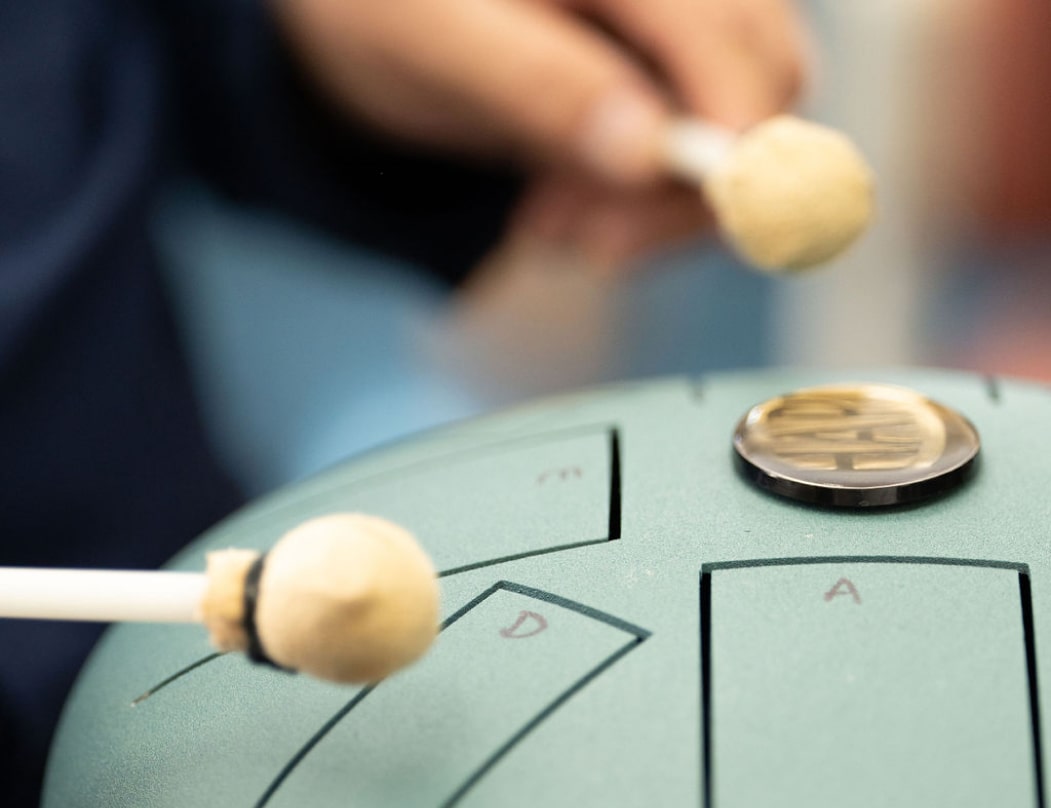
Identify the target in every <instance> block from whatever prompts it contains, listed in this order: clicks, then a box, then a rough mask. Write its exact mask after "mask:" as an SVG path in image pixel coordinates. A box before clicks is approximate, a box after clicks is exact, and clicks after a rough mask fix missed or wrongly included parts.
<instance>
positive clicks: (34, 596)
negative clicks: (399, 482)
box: [0, 513, 439, 682]
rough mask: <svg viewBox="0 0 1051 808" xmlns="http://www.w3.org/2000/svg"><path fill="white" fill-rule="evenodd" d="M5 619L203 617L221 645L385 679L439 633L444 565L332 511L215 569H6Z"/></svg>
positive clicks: (322, 672) (329, 674)
mask: <svg viewBox="0 0 1051 808" xmlns="http://www.w3.org/2000/svg"><path fill="white" fill-rule="evenodd" d="M0 617H20V618H41V619H56V620H92V621H103V622H111V621H145V622H201V623H204V625H205V626H206V627H207V629H208V632H209V635H210V637H211V640H212V643H213V644H214V645H215V646H216V647H217V648H218V649H219V650H221V651H235V650H239V651H245V652H247V653H248V655H249V656H250V657H251V658H253V659H255V660H256V661H262V662H270V663H272V664H274V665H277V666H278V667H282V668H287V669H290V670H295V671H302V672H304V673H309V674H313V675H314V676H318V677H320V678H322V679H329V680H333V681H337V682H375V681H378V680H379V679H382V678H383V677H384V676H386V675H388V674H389V673H392V672H393V671H395V670H397V669H398V668H401V667H402V666H404V665H407V664H409V663H410V662H412V661H414V660H415V659H417V658H418V657H420V656H421V655H422V654H423V653H424V651H426V650H427V648H428V647H429V646H430V644H431V641H432V640H433V639H434V637H435V635H436V634H437V631H438V623H439V594H438V581H437V576H436V574H435V571H434V567H433V565H432V564H431V562H430V559H429V558H428V557H427V556H426V554H425V553H424V552H423V550H422V549H420V547H419V545H418V544H417V543H416V541H415V539H413V537H412V536H411V535H410V534H409V533H408V532H407V531H405V530H404V529H402V528H400V527H398V526H397V525H395V524H393V523H391V522H388V521H386V520H384V519H380V518H377V517H374V516H365V515H362V514H345V513H340V514H331V515H328V516H322V517H319V518H316V519H312V520H310V521H308V522H305V523H303V524H302V525H299V526H298V527H296V528H294V529H293V530H291V531H289V532H288V533H286V534H285V535H284V536H283V537H282V538H281V539H280V540H279V541H278V542H277V543H276V544H275V545H274V546H273V548H272V549H271V550H270V551H269V552H267V553H265V554H260V553H258V552H256V551H255V550H236V549H230V550H220V551H216V552H212V553H209V554H208V556H207V562H206V572H204V573H192V572H163V571H162V572H126V571H118V570H64V569H35V568H18V567H7V568H0Z"/></svg>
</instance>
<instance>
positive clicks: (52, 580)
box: [0, 567, 207, 623]
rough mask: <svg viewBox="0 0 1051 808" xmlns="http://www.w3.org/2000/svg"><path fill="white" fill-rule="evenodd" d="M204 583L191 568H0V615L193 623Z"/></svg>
mask: <svg viewBox="0 0 1051 808" xmlns="http://www.w3.org/2000/svg"><path fill="white" fill-rule="evenodd" d="M206 585H207V578H206V576H205V575H204V574H203V573H196V572H130V571H124V570H68V569H40V568H34V567H0V617H23V618H36V619H40V620H90V621H97V622H103V623H110V622H116V621H124V620H134V621H141V622H149V623H194V622H198V621H199V620H200V616H199V614H198V607H199V605H200V603H201V598H202V597H203V595H204V590H205V586H206Z"/></svg>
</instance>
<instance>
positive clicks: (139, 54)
mask: <svg viewBox="0 0 1051 808" xmlns="http://www.w3.org/2000/svg"><path fill="white" fill-rule="evenodd" d="M264 6H265V3H263V2H262V0H258V2H253V1H251V0H226V2H223V1H222V0H194V1H193V2H191V1H190V0H181V1H180V0H171V1H170V2H161V1H160V0H158V1H157V2H147V1H146V0H140V1H139V2H120V0H116V1H115V2H104V1H103V0H92V2H89V3H85V2H81V0H32V2H23V0H0V564H2V565H56V566H92V567H129V568H149V567H155V566H158V565H160V564H161V563H163V562H164V561H165V559H167V558H168V557H170V556H171V555H172V554H173V553H174V552H175V551H176V550H178V549H179V548H180V547H181V546H182V545H184V544H185V543H186V542H187V541H188V540H190V539H191V538H193V537H194V536H195V535H196V534H197V533H199V532H200V531H201V530H202V529H204V528H205V527H207V526H208V525H209V524H211V523H213V522H214V521H216V520H217V519H219V518H221V517H222V516H223V515H224V514H226V513H228V512H229V511H230V510H231V509H232V508H234V507H236V506H237V504H238V503H239V502H240V499H241V495H240V493H239V491H238V490H237V489H236V487H235V486H234V485H233V484H232V482H231V481H230V480H229V479H228V478H227V476H226V474H225V473H224V472H223V470H222V469H221V468H220V467H219V466H218V464H217V463H216V462H215V460H214V458H213V457H212V454H211V451H210V449H209V447H208V446H207V444H206V442H205V440H204V438H203V433H202V429H201V424H200V422H199V418H198V413H197V410H196V408H195V403H194V398H193V391H192V390H191V388H190V385H189V382H188V377H187V373H186V368H185V367H184V364H183V359H182V356H181V353H180V349H179V345H178V341H177V339H176V335H175V330H174V327H173V323H172V322H171V318H170V315H169V311H168V306H167V303H166V300H165V295H164V290H163V288H162V287H161V285H160V283H159V280H158V273H157V272H156V271H155V265H154V256H153V253H152V250H151V245H150V243H149V240H148V224H149V216H150V211H151V205H152V202H153V199H154V197H155V195H156V193H157V191H158V189H159V188H160V187H161V186H162V185H163V184H164V182H165V181H167V180H169V179H171V178H172V177H173V176H174V175H176V174H178V173H183V172H193V173H195V174H198V175H204V176H205V177H207V178H208V179H210V180H211V181H213V182H214V183H216V184H217V185H218V186H219V187H220V188H221V189H223V190H224V191H225V192H226V193H227V194H229V195H230V196H231V197H233V198H235V199H239V200H241V201H243V202H245V203H248V204H252V205H258V206H261V207H268V208H271V209H277V210H281V211H286V212H294V213H295V214H297V215H300V216H303V217H305V218H307V219H309V220H310V221H311V222H312V223H314V224H317V225H321V226H323V227H326V228H328V229H329V230H331V231H332V232H333V233H335V234H338V235H341V236H343V237H346V238H349V239H353V240H354V241H355V242H357V243H359V244H361V245H363V246H364V247H367V248H369V249H372V250H379V251H387V252H389V253H392V254H396V255H397V256H398V257H400V258H405V259H410V260H413V261H415V262H417V263H418V264H420V265H423V266H426V267H429V268H430V269H431V270H432V271H434V272H435V273H437V274H438V275H440V276H442V277H444V278H446V279H448V280H450V281H451V282H455V281H456V280H458V279H459V278H460V277H461V276H462V275H463V273H464V272H465V271H466V268H467V267H469V266H470V265H471V264H472V262H473V261H474V259H475V258H476V257H477V256H478V255H479V254H480V252H481V250H482V249H484V247H485V246H486V245H487V243H488V242H489V241H490V240H491V239H492V237H493V234H494V232H495V230H496V228H497V227H498V226H499V224H500V220H501V218H502V215H503V212H504V211H505V209H506V207H507V204H508V203H509V201H510V199H511V196H512V194H513V191H514V189H513V183H512V182H511V181H510V180H509V178H498V177H494V176H491V175H489V174H487V173H486V172H482V171H472V170H468V169H466V168H464V167H462V166H456V165H453V164H446V163H444V162H442V161H440V160H437V159H432V158H427V157H422V156H418V155H413V154H411V153H410V152H409V151H408V150H400V149H398V148H394V147H390V146H386V145H383V144H382V143H381V142H380V141H378V140H376V139H372V138H369V137H367V136H365V135H364V134H362V133H361V132H358V131H355V130H354V128H353V127H352V126H351V125H350V124H347V123H344V122H341V121H340V120H338V119H337V118H335V117H334V116H332V115H331V113H330V112H329V111H328V110H327V108H326V107H324V106H323V105H322V104H321V103H320V101H319V100H318V99H316V98H313V97H311V94H310V91H309V90H308V89H307V87H306V85H305V83H304V82H303V81H302V79H301V77H300V76H298V74H297V72H296V70H295V68H294V66H293V64H292V62H291V60H290V59H289V57H288V56H287V54H285V52H284V50H283V49H282V48H281V47H280V46H279V42H278V38H277V36H276V33H275V32H274V31H273V30H272V27H271V25H270V23H269V22H268V20H267V19H266V18H265V16H264V14H263V7H264ZM97 631H98V629H97V628H95V627H90V626H82V625H75V624H51V623H40V622H29V621H12V620H2V619H0V776H2V779H0V803H2V804H3V805H5V806H12V807H13V806H20V805H34V804H35V803H36V792H37V789H38V785H39V778H40V776H41V771H42V760H43V753H44V750H45V748H46V744H47V742H48V739H49V736H50V734H51V731H52V728H53V724H54V721H55V720H56V718H57V713H58V709H59V705H60V704H61V701H62V699H63V697H64V694H65V692H66V690H67V689H68V687H69V684H70V683H71V681H72V677H73V675H74V673H75V670H76V667H77V666H78V665H79V663H80V661H81V660H82V658H83V656H84V654H85V653H86V651H87V649H88V648H89V647H90V644H91V643H92V641H93V640H94V638H95V637H96V636H97Z"/></svg>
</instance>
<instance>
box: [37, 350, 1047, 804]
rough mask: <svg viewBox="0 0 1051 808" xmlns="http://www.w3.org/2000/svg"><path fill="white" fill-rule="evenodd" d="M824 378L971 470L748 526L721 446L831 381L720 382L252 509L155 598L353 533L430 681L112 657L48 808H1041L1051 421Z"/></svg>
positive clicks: (514, 414)
mask: <svg viewBox="0 0 1051 808" xmlns="http://www.w3.org/2000/svg"><path fill="white" fill-rule="evenodd" d="M850 375H851V380H852V381H853V380H857V379H861V380H863V381H864V382H878V383H884V382H885V383H892V384H896V385H904V386H906V387H908V388H911V389H913V390H916V391H918V392H919V393H921V394H922V395H923V396H925V397H929V398H930V399H932V400H934V401H938V402H940V403H941V404H944V405H945V406H946V407H949V408H951V409H952V410H955V411H957V412H959V413H962V414H963V415H964V416H965V417H966V419H967V420H968V421H969V422H970V423H972V424H973V425H974V427H975V428H976V430H977V432H978V433H979V434H980V435H981V437H982V450H981V452H982V463H981V467H980V468H978V469H977V471H976V472H975V473H974V474H973V475H972V477H971V479H969V480H967V481H966V482H963V483H962V484H961V485H959V486H957V487H956V488H955V490H952V491H948V492H946V493H945V494H944V495H943V496H939V497H936V498H932V499H928V500H926V501H924V502H922V503H919V504H911V505H907V506H891V507H886V508H879V509H865V508H830V507H820V506H815V505H810V504H803V503H800V502H796V501H793V500H791V499H787V498H784V497H775V496H770V495H769V493H768V492H765V491H761V490H759V489H757V488H756V486H754V485H753V484H752V483H751V482H750V481H749V480H748V479H746V478H745V477H744V476H742V475H741V474H740V473H739V472H738V471H737V470H736V469H735V457H736V453H735V451H734V449H733V448H732V436H733V433H734V428H735V425H736V424H737V423H738V422H739V421H740V419H741V417H742V415H743V414H744V413H746V412H748V411H749V408H751V407H752V406H753V405H755V404H756V402H760V401H767V400H769V399H771V398H772V397H775V396H779V395H783V394H785V393H787V392H790V391H793V390H800V389H803V388H808V387H813V386H816V385H823V384H829V383H832V382H836V383H839V382H841V381H843V377H842V375H841V374H836V375H833V374H832V373H829V372H792V373H790V372H783V373H778V372H764V373H743V374H728V375H719V376H713V377H711V378H706V379H701V380H699V381H692V380H668V381H664V382H655V383H646V384H637V385H625V386H622V387H617V388H610V389H606V390H599V391H594V392H589V393H582V394H578V395H572V396H565V397H562V398H557V399H552V400H549V401H545V402H540V403H538V404H535V405H530V406H525V407H521V408H518V409H515V410H513V411H509V412H506V413H502V414H498V415H494V416H490V417H487V418H483V419H479V420H476V421H471V422H467V423H464V424H459V425H456V426H454V427H451V428H448V429H445V430H441V431H437V432H433V433H429V434H426V435H422V436H420V437H418V438H415V439H413V440H410V441H405V442H403V443H399V444H396V445H394V446H391V447H389V448H386V449H384V450H382V451H378V452H374V453H372V454H369V455H366V456H364V457H361V458H358V459H355V460H353V461H350V462H348V463H346V464H344V465H342V466H339V467H337V468H334V469H332V470H330V471H329V472H327V473H325V474H322V475H320V476H318V477H316V478H314V479H312V480H309V481H307V482H304V483H302V484H300V485H297V486H294V487H292V488H289V489H287V490H284V491H281V492H279V493H277V494H275V495H273V496H270V497H268V498H266V499H264V500H262V501H260V502H258V503H256V504H254V505H252V506H250V507H248V508H246V509H245V510H244V511H242V512H241V513H239V514H236V515H235V516H233V517H232V518H230V519H228V520H227V521H225V522H224V523H222V524H220V525H219V526H217V527H216V528H215V529H213V530H212V531H210V532H209V533H208V534H206V535H205V536H203V537H202V538H201V539H200V540H199V541H198V542H196V543H195V544H193V545H192V546H190V547H189V548H188V549H187V550H186V551H185V552H184V553H183V554H182V555H180V556H179V557H178V558H176V559H175V560H174V561H173V562H172V564H171V568H173V569H200V568H202V567H203V557H204V553H205V552H206V551H208V550H210V549H213V548H217V547H226V546H231V545H234V546H243V547H251V548H259V549H265V548H267V547H269V546H270V545H272V544H273V543H274V542H275V541H276V540H277V538H278V537H279V536H280V535H281V534H282V533H283V532H284V531H285V530H287V529H288V528H289V527H291V526H293V525H295V524H297V523H299V522H301V521H303V520H305V519H307V518H310V517H312V516H316V515H319V514H323V513H329V512H332V511H348V510H350V511H355V510H357V511H366V512H374V513H377V514H378V515H380V516H384V517H387V518H390V519H393V520H395V521H398V522H400V523H401V524H403V525H404V526H405V527H407V528H408V529H409V530H411V531H412V532H413V533H415V534H416V536H417V537H418V538H419V540H420V542H421V543H422V544H423V546H424V547H425V548H426V549H427V550H428V551H429V552H430V553H431V555H432V557H433V558H434V561H435V563H436V565H437V566H438V568H439V569H440V570H441V571H442V591H443V612H442V613H443V618H444V621H443V628H442V632H441V634H440V635H439V637H438V640H437V642H436V645H435V648H434V649H433V651H432V652H431V653H430V654H429V655H428V656H427V657H425V658H424V659H423V660H422V661H421V662H420V663H419V664H417V665H415V666H414V667H412V668H410V669H408V670H406V671H403V672H401V673H398V674H395V675H394V676H392V677H391V678H390V679H389V680H387V681H384V682H381V683H379V684H378V685H376V686H374V687H370V688H349V687H342V686H338V685H333V684H328V683H323V682H317V681H313V680H311V679H309V678H307V677H303V676H293V675H288V674H284V673H281V672H279V671H275V670H270V669H267V668H265V667H258V666H254V665H252V664H250V663H249V662H247V661H246V660H245V659H243V658H242V657H240V656H236V655H229V656H216V655H212V654H210V651H209V649H208V647H207V641H206V638H205V636H204V633H203V631H201V629H200V628H198V627H194V626H175V625H166V626H148V625H136V626H121V627H117V628H115V629H113V630H111V631H110V632H108V633H107V635H106V636H105V638H104V639H103V641H102V642H101V643H100V645H99V647H98V648H97V649H96V652H95V653H94V655H93V657H92V659H91V660H90V661H89V663H88V665H87V666H86V668H85V670H84V671H83V673H82V675H81V678H80V680H79V682H78V684H77V687H76V689H75V691H74V693H73V694H72V696H71V699H70V702H69V705H68V706H67V710H66V713H65V716H64V718H63V722H62V725H61V727H60V730H59V734H58V737H57V740H56V743H55V746H54V748H53V751H52V758H51V764H50V768H49V771H48V779H47V790H46V796H45V803H44V805H45V808H77V807H78V806H84V808H88V806H91V807H92V808H94V806H99V805H106V806H114V807H115V808H117V807H119V806H129V807H130V806H136V808H185V806H190V805H192V806H200V807H201V808H210V807H211V806H216V808H218V807H219V806H222V808H226V807H227V806H246V808H251V807H252V806H270V807H271V808H276V807H277V806H291V805H296V806H307V807H309V806H312V805H314V806H336V805H341V806H342V805H353V806H356V808H370V807H374V808H413V807H414V806H421V807H422V806H428V807H430V806H434V807H437V806H465V807H467V806H469V807H471V808H483V807H484V808H511V807H513V806H532V805H545V806H553V807H554V808H561V807H562V806H565V808H569V807H570V806H572V807H573V808H576V807H577V806H604V807H605V806H615V807H616V806H621V807H622V808H637V806H640V805H654V806H661V807H662V808H678V806H683V808H686V807H687V806H688V807H689V808H698V807H699V806H703V807H704V808H737V807H738V806H740V807H741V808H744V807H745V806H748V807H749V808H753V806H756V805H766V804H777V805H779V806H783V807H784V808H802V807H803V806H811V805H818V804H836V805H851V806H861V807H862V808H868V806H872V808H875V807H876V806H886V805H892V804H893V805H897V806H916V807H917V808H920V806H923V808H927V807H928V806H930V805H938V804H946V805H948V804H951V805H953V806H975V808H977V807H978V806H983V808H984V806H988V805H991V804H996V805H997V806H1009V807H1010V808H1013V807H1014V806H1036V808H1042V806H1043V805H1044V784H1043V771H1044V769H1045V768H1046V765H1047V760H1046V749H1047V745H1046V744H1045V743H1043V741H1042V731H1043V730H1042V728H1045V727H1047V726H1048V712H1047V709H1044V708H1043V707H1042V706H1041V704H1042V703H1043V704H1044V705H1047V704H1049V703H1051V702H1049V700H1048V699H1041V698H1040V684H1041V683H1047V682H1049V681H1051V678H1049V677H1051V669H1049V667H1048V665H1049V664H1051V611H1049V610H1051V600H1049V596H1048V594H1047V593H1048V592H1049V591H1051V553H1049V550H1051V527H1049V526H1051V502H1049V496H1048V493H1047V488H1048V486H1047V482H1046V481H1047V479H1048V477H1049V472H1051V434H1049V432H1051V430H1049V428H1048V425H1049V424H1051V394H1049V392H1048V391H1047V390H1045V389H1043V388H1040V387H1036V386H1029V385H1024V384H1020V383H997V382H993V381H989V380H985V379H981V378H978V377H974V376H969V375H963V374H951V373H937V372H919V371H902V372H892V371H880V372H874V373H852V374H850ZM915 437H916V436H911V437H910V436H908V435H906V436H905V438H906V439H907V440H909V441H912V444H911V445H914V446H916V447H917V448H918V449H922V447H920V445H919V444H918V443H916V441H915V440H914V439H915ZM921 443H922V442H921ZM916 454H920V455H922V454H923V452H922V451H917V452H916ZM931 456H932V457H933V456H934V454H932V455H931ZM870 459H872V458H870ZM1048 709H1051V708H1048Z"/></svg>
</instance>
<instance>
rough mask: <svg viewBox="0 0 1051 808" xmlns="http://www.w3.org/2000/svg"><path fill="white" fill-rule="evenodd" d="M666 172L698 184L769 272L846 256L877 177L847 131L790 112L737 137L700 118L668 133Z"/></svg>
mask: <svg viewBox="0 0 1051 808" xmlns="http://www.w3.org/2000/svg"><path fill="white" fill-rule="evenodd" d="M663 153H664V158H665V161H666V162H667V164H668V168H669V170H670V171H671V172H672V173H674V174H676V175H678V176H680V177H681V178H683V179H686V180H689V181H692V182H695V183H697V184H699V185H700V186H701V187H702V188H703V190H704V192H705V195H706V196H707V198H708V201H709V202H710V204H711V206H712V209H713V211H714V212H715V216H716V219H717V220H718V223H719V226H720V229H721V230H722V231H723V232H724V233H725V234H726V236H727V238H728V240H729V241H730V243H731V244H732V245H733V247H734V248H735V250H736V251H737V252H738V253H740V254H741V256H742V257H743V258H745V259H746V260H747V261H749V262H750V263H752V264H754V265H755V266H757V267H759V268H761V269H767V270H775V271H776V270H799V269H805V268H808V267H811V266H815V265H817V264H821V263H824V262H825V261H828V260H829V259H831V258H834V257H835V256H837V255H839V254H840V253H841V252H843V251H844V250H845V249H846V248H847V247H848V246H850V244H852V243H853V242H854V240H855V239H856V238H857V237H858V236H859V235H860V234H861V232H862V231H863V230H864V229H865V227H866V226H867V225H868V223H869V220H870V219H871V218H872V211H873V188H872V186H873V181H872V172H871V171H870V169H869V168H868V166H867V165H866V163H865V159H864V158H863V157H862V156H861V153H860V152H859V151H858V150H857V149H856V148H855V147H854V145H853V144H852V143H851V142H850V140H849V139H847V137H846V136H845V135H843V134H842V133H840V132H837V131H835V130H833V129H829V128H827V127H824V126H820V125H818V124H815V123H811V122H808V121H803V120H800V119H799V118H794V117H791V116H788V115H781V116H777V117H774V118H770V119H769V120H767V121H764V122H762V123H760V124H758V125H757V126H755V127H753V128H751V129H749V130H747V131H746V132H744V133H743V134H740V135H737V134H736V133H734V132H731V131H730V130H728V129H724V128H722V127H718V126H715V125H713V124H710V123H707V122H705V121H702V120H698V119H683V120H681V121H679V122H677V123H675V124H673V125H672V126H671V127H670V129H669V130H668V132H667V136H666V138H665V142H664V148H663Z"/></svg>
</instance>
